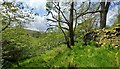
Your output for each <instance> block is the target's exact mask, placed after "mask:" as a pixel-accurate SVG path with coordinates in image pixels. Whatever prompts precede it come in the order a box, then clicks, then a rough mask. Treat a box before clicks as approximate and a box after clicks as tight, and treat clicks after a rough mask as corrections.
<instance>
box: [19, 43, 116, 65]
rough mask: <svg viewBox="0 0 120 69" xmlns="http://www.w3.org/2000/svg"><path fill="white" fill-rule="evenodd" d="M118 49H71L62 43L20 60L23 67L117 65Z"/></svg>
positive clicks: (77, 47)
mask: <svg viewBox="0 0 120 69" xmlns="http://www.w3.org/2000/svg"><path fill="white" fill-rule="evenodd" d="M117 60H118V51H117V49H115V48H108V47H101V48H95V47H91V46H86V47H85V46H84V47H83V46H79V45H78V46H75V47H73V50H69V49H67V48H66V47H65V46H64V45H63V46H61V47H57V48H54V49H53V50H49V51H47V52H45V54H41V56H37V57H33V58H31V59H28V60H25V61H23V62H21V63H20V64H21V66H23V67H46V66H50V67H56V66H57V67H68V66H76V67H114V66H118V64H117V63H118V62H117Z"/></svg>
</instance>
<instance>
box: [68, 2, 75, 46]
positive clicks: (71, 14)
mask: <svg viewBox="0 0 120 69" xmlns="http://www.w3.org/2000/svg"><path fill="white" fill-rule="evenodd" d="M73 11H74V2H72V4H71V8H70V24H69V37H70V45H72V46H74V29H73V21H74V19H73V17H74V15H73Z"/></svg>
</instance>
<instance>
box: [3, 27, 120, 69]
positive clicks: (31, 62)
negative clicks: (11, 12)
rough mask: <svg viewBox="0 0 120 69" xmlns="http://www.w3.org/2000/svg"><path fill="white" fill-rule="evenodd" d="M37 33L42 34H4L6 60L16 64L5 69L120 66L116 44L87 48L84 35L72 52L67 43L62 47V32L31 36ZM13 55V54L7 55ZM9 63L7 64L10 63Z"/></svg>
mask: <svg viewBox="0 0 120 69" xmlns="http://www.w3.org/2000/svg"><path fill="white" fill-rule="evenodd" d="M35 33H38V32H35V31H30V30H25V29H20V28H11V29H6V31H4V32H3V42H4V43H3V44H4V45H3V46H5V47H3V50H4V51H5V52H6V53H5V52H3V54H5V55H6V56H4V58H6V57H7V56H11V58H6V59H9V60H7V61H10V59H14V62H13V60H11V61H10V62H11V63H12V64H11V63H9V65H7V66H6V65H5V68H7V67H11V69H12V68H13V67H20V68H21V67H23V68H24V67H116V66H119V64H118V63H119V62H118V47H114V46H112V44H109V43H106V44H104V45H103V46H100V47H96V44H97V43H96V42H94V41H90V42H88V43H87V45H84V43H83V40H82V39H83V37H82V35H81V37H80V38H79V39H78V42H76V43H75V46H73V47H72V50H70V49H68V48H67V46H66V45H65V44H62V43H61V44H60V42H62V41H63V40H64V39H61V38H63V36H62V34H60V32H52V33H43V34H44V36H43V35H42V34H41V35H38V36H39V37H34V36H33V35H28V34H35ZM18 34H19V36H18ZM8 36H9V38H8ZM79 36H80V35H79ZM5 42H7V44H5ZM9 47H12V48H9ZM7 50H9V52H7ZM9 53H11V55H7V54H9ZM16 53H17V54H16ZM13 55H16V57H15V56H13ZM15 59H16V60H15ZM7 61H6V62H5V64H6V63H7V64H8V62H7ZM16 62H17V64H16Z"/></svg>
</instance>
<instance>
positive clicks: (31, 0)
mask: <svg viewBox="0 0 120 69" xmlns="http://www.w3.org/2000/svg"><path fill="white" fill-rule="evenodd" d="M1 1H2V0H0V2H1ZM9 1H11V0H9ZM15 1H18V2H23V3H25V4H27V5H28V6H29V7H31V8H34V13H38V14H39V16H34V18H35V21H34V22H31V24H30V25H28V29H31V30H37V31H45V30H46V29H47V26H46V23H47V21H46V16H44V15H46V14H47V12H46V7H45V5H46V2H47V0H15ZM63 1H68V0H63ZM92 1H95V2H96V1H99V0H92ZM117 1H120V0H117ZM115 3H116V2H114V3H112V4H111V6H110V9H109V12H108V15H107V24H108V25H112V23H113V22H114V20H115V19H116V18H115V15H116V14H118V5H114V4H115ZM119 5H120V4H119ZM49 17H51V16H49Z"/></svg>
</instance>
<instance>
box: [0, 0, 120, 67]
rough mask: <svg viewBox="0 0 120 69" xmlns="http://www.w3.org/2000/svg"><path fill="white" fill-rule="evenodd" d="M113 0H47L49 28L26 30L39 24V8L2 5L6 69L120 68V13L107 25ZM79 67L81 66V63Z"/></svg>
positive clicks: (1, 40) (0, 40)
mask: <svg viewBox="0 0 120 69" xmlns="http://www.w3.org/2000/svg"><path fill="white" fill-rule="evenodd" d="M111 3H112V1H111V2H108V0H106V1H105V0H101V1H100V2H91V1H90V0H87V1H83V2H77V1H74V0H72V1H68V2H61V1H60V2H59V1H47V2H46V6H45V7H46V11H47V14H46V15H44V16H46V17H47V16H51V18H49V17H48V18H47V19H46V20H47V22H48V23H47V26H48V27H47V30H46V31H35V30H29V29H26V28H27V25H28V24H30V22H32V23H34V22H35V18H34V16H39V14H38V13H34V12H33V11H34V8H29V6H27V7H25V5H24V3H22V2H15V1H13V2H9V1H3V2H2V3H1V4H0V10H1V11H0V28H1V30H0V35H2V38H0V44H1V46H2V49H1V50H2V56H1V57H2V59H1V62H2V69H13V68H15V67H18V68H24V67H48V69H49V68H59V67H63V68H65V69H69V68H73V69H74V68H77V67H118V68H119V66H120V61H119V57H120V56H119V51H120V50H119V49H120V22H119V20H120V14H119V13H118V14H117V15H115V17H117V19H116V20H115V21H114V23H113V24H112V25H107V15H108V11H109V8H110V5H111ZM78 69H79V68H78Z"/></svg>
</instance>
